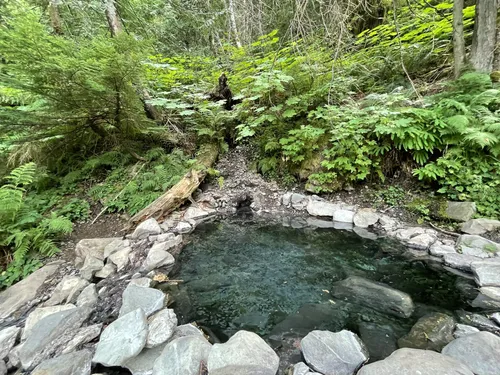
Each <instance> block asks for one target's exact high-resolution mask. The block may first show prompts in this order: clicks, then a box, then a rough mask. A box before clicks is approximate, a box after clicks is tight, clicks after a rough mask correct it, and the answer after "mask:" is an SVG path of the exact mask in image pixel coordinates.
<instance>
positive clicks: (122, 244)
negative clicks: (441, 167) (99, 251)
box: [103, 239, 130, 259]
mask: <svg viewBox="0 0 500 375" xmlns="http://www.w3.org/2000/svg"><path fill="white" fill-rule="evenodd" d="M129 246H130V241H129V240H122V239H116V240H114V241H112V242H111V243H109V244H108V245H106V247H105V248H104V252H103V256H104V259H106V258H108V257H109V256H110V255H111V254H114V253H116V252H117V251H120V250H122V249H125V248H126V247H129Z"/></svg>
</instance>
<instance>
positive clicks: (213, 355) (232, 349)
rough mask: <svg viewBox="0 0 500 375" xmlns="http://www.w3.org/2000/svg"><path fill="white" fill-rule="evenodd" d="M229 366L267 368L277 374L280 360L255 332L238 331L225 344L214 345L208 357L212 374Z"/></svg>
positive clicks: (271, 374)
mask: <svg viewBox="0 0 500 375" xmlns="http://www.w3.org/2000/svg"><path fill="white" fill-rule="evenodd" d="M227 366H257V367H265V368H266V369H268V370H269V374H270V375H274V374H276V372H277V371H278V367H279V358H278V356H277V355H276V353H275V352H274V351H273V350H272V349H271V348H270V347H269V346H268V345H267V344H266V342H265V341H264V340H263V339H262V338H260V337H259V336H258V335H256V334H255V333H253V332H248V331H238V332H237V333H236V334H235V335H234V336H232V337H231V338H230V339H229V340H228V341H227V342H226V343H224V344H214V346H213V348H212V350H211V351H210V354H209V356H208V371H209V373H211V372H212V371H215V370H217V369H221V368H224V367H227Z"/></svg>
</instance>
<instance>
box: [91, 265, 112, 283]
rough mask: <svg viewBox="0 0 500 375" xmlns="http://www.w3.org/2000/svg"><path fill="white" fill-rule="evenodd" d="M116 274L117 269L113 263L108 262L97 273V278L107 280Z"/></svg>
mask: <svg viewBox="0 0 500 375" xmlns="http://www.w3.org/2000/svg"><path fill="white" fill-rule="evenodd" d="M115 273H116V267H115V265H114V264H113V263H111V262H108V263H106V265H105V266H104V267H102V269H101V270H100V271H97V272H96V273H95V275H94V276H95V277H97V278H99V279H106V278H107V277H109V276H111V275H114V274H115Z"/></svg>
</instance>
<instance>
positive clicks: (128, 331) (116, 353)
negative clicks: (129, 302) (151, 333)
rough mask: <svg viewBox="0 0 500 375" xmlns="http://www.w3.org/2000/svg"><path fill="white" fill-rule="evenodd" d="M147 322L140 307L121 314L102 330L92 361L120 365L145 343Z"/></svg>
mask: <svg viewBox="0 0 500 375" xmlns="http://www.w3.org/2000/svg"><path fill="white" fill-rule="evenodd" d="M147 337H148V322H147V320H146V315H145V314H144V311H142V309H136V310H133V311H131V312H129V313H127V314H124V315H121V316H120V317H119V318H118V319H117V320H115V321H114V322H113V323H111V324H110V325H109V326H107V327H106V329H105V330H104V331H103V332H102V334H101V338H100V340H99V342H98V343H97V347H96V352H95V355H94V358H93V359H92V362H94V363H100V364H102V365H104V366H106V367H110V366H122V365H123V364H125V363H126V362H127V361H128V360H129V359H131V358H134V357H135V356H136V355H138V354H139V353H140V352H141V350H142V349H143V348H144V345H146V339H147Z"/></svg>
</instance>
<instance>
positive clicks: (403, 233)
mask: <svg viewBox="0 0 500 375" xmlns="http://www.w3.org/2000/svg"><path fill="white" fill-rule="evenodd" d="M425 233H426V230H425V228H421V227H411V228H404V229H398V230H397V231H396V232H395V235H396V238H397V239H398V240H401V241H404V242H408V241H409V240H410V239H412V238H413V237H416V236H419V235H421V234H425Z"/></svg>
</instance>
